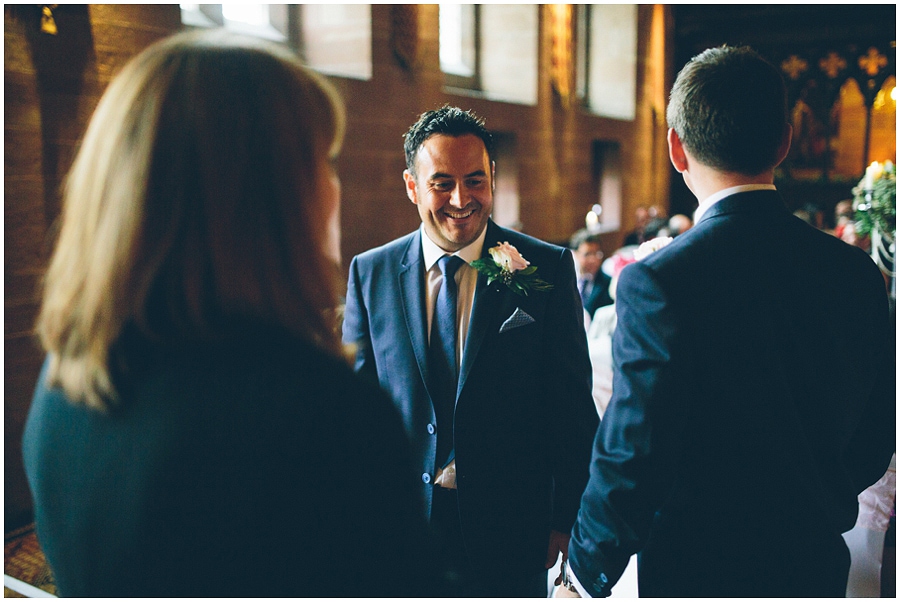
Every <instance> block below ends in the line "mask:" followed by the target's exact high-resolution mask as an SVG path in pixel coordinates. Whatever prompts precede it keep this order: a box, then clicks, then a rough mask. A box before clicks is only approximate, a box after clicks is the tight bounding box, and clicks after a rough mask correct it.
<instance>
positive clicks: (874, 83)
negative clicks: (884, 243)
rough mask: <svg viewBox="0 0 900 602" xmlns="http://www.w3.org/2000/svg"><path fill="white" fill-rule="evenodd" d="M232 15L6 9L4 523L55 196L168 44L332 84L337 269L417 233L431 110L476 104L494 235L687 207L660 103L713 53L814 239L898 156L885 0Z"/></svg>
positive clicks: (17, 482)
mask: <svg viewBox="0 0 900 602" xmlns="http://www.w3.org/2000/svg"><path fill="white" fill-rule="evenodd" d="M237 6H238V5H176V4H173V5H131V4H129V5H62V4H60V5H9V4H6V5H4V88H5V95H4V106H5V117H4V142H5V144H4V198H5V202H4V233H5V243H4V251H5V254H4V285H5V287H4V301H5V331H4V332H5V339H4V351H5V385H4V395H5V404H4V414H5V431H4V433H5V439H4V451H5V454H4V488H5V496H4V504H5V524H6V529H7V531H9V530H10V529H12V528H16V527H17V526H19V525H21V524H24V523H27V522H28V521H30V512H31V502H30V497H29V494H28V490H27V486H26V483H25V478H24V473H23V471H22V468H21V452H20V447H21V433H22V429H23V425H24V421H25V417H26V415H27V411H28V407H29V404H30V401H31V394H32V392H33V387H34V383H35V380H36V378H37V374H38V370H39V368H40V365H41V362H42V355H41V353H40V350H39V348H38V346H37V344H36V342H35V340H34V336H33V323H34V319H35V316H36V311H37V297H36V291H37V290H38V285H39V282H40V277H41V274H42V273H43V269H44V266H45V262H46V260H47V257H48V255H49V251H50V248H51V244H52V233H53V226H54V223H55V220H56V218H57V217H58V215H59V209H60V200H59V187H60V184H61V182H62V181H63V178H64V175H65V173H66V171H67V169H68V167H69V165H70V163H71V160H72V158H73V156H74V153H75V151H76V150H77V147H78V141H79V139H80V137H81V135H82V134H83V132H84V130H85V128H86V125H87V122H88V120H89V118H90V115H91V113H92V111H93V109H94V107H95V106H96V104H97V102H98V100H99V97H100V95H101V94H102V92H103V90H104V88H105V86H106V85H107V84H108V82H109V81H110V79H111V77H112V76H113V75H114V74H115V73H116V72H117V70H118V69H119V68H120V67H121V66H122V65H123V64H124V63H125V62H126V61H127V60H128V59H130V58H131V57H133V56H134V55H135V54H137V53H138V52H140V51H141V50H142V49H143V48H145V47H146V46H147V45H149V44H151V43H152V42H154V41H156V40H158V39H160V38H162V37H165V36H166V35H169V34H171V33H174V32H176V31H179V30H181V29H183V28H187V27H209V26H226V27H231V28H234V29H236V30H239V31H243V32H245V33H250V34H252V35H263V36H266V37H269V38H272V39H275V40H278V41H280V42H281V43H284V44H288V45H290V46H292V47H294V48H296V49H297V51H298V52H299V53H300V55H301V56H302V57H303V58H304V59H305V60H306V61H307V62H308V63H309V64H310V65H311V66H313V67H314V68H316V69H318V70H320V71H322V72H323V73H325V74H327V75H328V76H329V78H330V79H331V80H332V81H333V82H334V83H335V84H336V86H337V87H338V89H339V90H340V92H341V93H342V95H343V96H344V98H345V100H346V102H347V107H348V115H349V119H348V134H347V138H346V141H345V145H344V151H343V153H342V155H341V158H340V161H339V166H338V167H339V173H340V176H341V179H342V184H343V203H342V209H341V211H342V238H343V243H342V244H343V248H342V252H343V257H344V261H345V266H344V267H345V268H346V263H347V262H348V261H349V258H351V257H352V256H353V255H354V254H356V253H359V252H361V251H363V250H365V249H368V248H371V247H373V246H376V245H379V244H382V243H384V242H386V241H388V240H391V239H393V238H395V237H397V236H399V235H401V234H404V233H406V232H408V231H411V230H412V229H414V228H415V227H417V225H418V216H417V214H416V212H415V210H414V208H413V207H411V206H410V205H409V203H408V201H407V200H406V197H405V194H404V192H403V188H402V179H401V173H402V171H403V168H404V157H403V152H402V135H403V133H404V132H405V131H406V129H407V128H408V127H409V125H410V124H411V123H412V122H414V121H415V119H416V117H417V116H418V115H419V114H420V113H421V112H423V111H426V110H429V109H432V108H436V107H438V106H440V105H442V104H444V103H450V104H454V105H458V106H461V107H463V108H466V109H473V110H474V111H475V112H476V113H478V114H479V115H481V116H482V117H484V118H485V120H486V123H487V125H488V127H489V128H490V129H491V130H492V131H493V132H494V133H495V135H496V137H497V141H498V156H497V163H498V165H497V190H496V195H495V213H494V219H495V220H496V221H497V222H498V223H500V224H501V225H507V226H516V227H519V228H521V229H523V230H524V231H526V232H527V233H529V234H532V235H534V236H537V237H539V238H543V239H545V240H549V241H552V242H557V243H563V244H564V243H565V241H566V240H567V239H568V237H569V236H570V235H571V233H572V232H574V231H575V230H577V229H578V228H581V227H584V226H585V220H586V215H588V214H589V213H592V214H593V215H594V216H595V220H596V227H597V228H598V229H599V230H600V231H601V232H602V233H603V250H604V252H606V253H607V254H610V253H612V252H613V251H614V250H615V249H616V248H618V247H619V246H620V245H621V242H622V239H623V237H624V236H625V234H626V233H627V232H629V231H630V230H631V229H632V228H633V227H634V225H635V224H634V209H635V207H636V206H637V205H647V206H655V207H657V208H658V210H659V211H660V213H662V214H668V215H673V214H676V213H685V214H688V215H690V214H691V213H692V211H693V209H694V208H695V207H696V199H694V198H693V197H692V196H691V195H690V192H689V191H687V189H686V188H685V187H684V184H683V182H682V181H681V179H680V177H678V174H676V173H675V172H674V171H673V170H672V168H671V166H670V165H669V161H668V156H667V152H666V142H665V137H666V125H665V106H666V99H667V94H668V90H669V88H670V86H671V83H672V81H673V80H674V77H675V74H676V73H677V71H678V69H679V68H680V67H681V66H682V65H683V64H684V63H685V62H686V61H687V60H688V59H689V58H690V57H691V56H693V55H694V54H696V53H697V52H700V51H702V50H703V49H705V48H708V47H710V46H714V45H719V44H723V43H729V44H749V45H751V46H753V47H754V48H756V49H757V50H758V51H759V52H761V53H762V54H763V56H765V57H766V58H767V59H769V60H770V61H771V62H772V63H773V64H775V65H776V66H778V67H779V68H780V69H781V70H782V72H783V73H784V75H785V79H786V81H787V82H788V86H789V93H790V104H791V111H792V119H793V125H794V131H795V138H794V144H793V147H792V150H791V153H790V156H789V157H788V159H787V161H786V162H785V163H784V165H783V166H782V168H781V169H779V172H778V175H777V177H778V180H777V182H776V183H777V185H778V187H779V189H780V190H781V191H782V193H783V195H784V197H785V200H786V201H787V202H788V204H789V205H790V206H791V208H792V209H801V208H803V209H807V210H810V211H812V213H813V214H814V215H816V216H817V218H818V220H819V222H820V226H821V227H823V228H828V227H829V226H830V225H833V222H831V220H832V219H833V212H834V206H835V204H836V203H837V202H839V201H840V200H843V199H849V198H850V197H851V189H852V188H853V187H854V186H855V185H856V184H857V183H858V182H859V180H860V178H861V177H862V175H863V174H864V172H865V169H866V166H867V165H869V164H870V163H871V162H872V161H879V162H884V161H892V162H896V88H895V85H896V42H895V40H896V6H895V4H884V5H818V4H812V5H659V4H657V5H559V4H557V5H537V4H517V5H516V4H513V5H508V4H503V5H500V4H484V5H438V4H434V5H415V4H410V5H387V4H373V5H365V4H360V5H341V4H335V5H331V4H329V5H315V4H309V5H252V6H251V5H247V7H249V10H245V11H243V12H241V11H238V12H235V11H236V8H235V7H237ZM247 7H245V8H247ZM260 7H261V8H260ZM823 327H835V326H834V325H827V324H823Z"/></svg>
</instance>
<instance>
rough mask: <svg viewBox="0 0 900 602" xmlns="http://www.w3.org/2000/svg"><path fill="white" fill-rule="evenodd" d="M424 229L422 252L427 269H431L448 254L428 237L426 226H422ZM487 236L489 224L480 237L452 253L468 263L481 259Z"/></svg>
mask: <svg viewBox="0 0 900 602" xmlns="http://www.w3.org/2000/svg"><path fill="white" fill-rule="evenodd" d="M421 229H422V254H423V256H424V257H425V271H426V272H427V271H428V270H430V269H431V267H432V266H433V265H434V264H436V263H437V261H438V259H440V258H441V257H443V256H444V255H446V254H447V252H446V251H445V250H443V249H442V248H440V247H439V246H437V245H436V244H434V241H432V240H431V239H430V238H429V237H428V233H427V232H426V231H425V226H424V225H423V226H421ZM486 236H487V226H485V227H484V229H483V230H482V231H481V234H479V235H478V238H476V239H475V240H473V241H472V242H471V243H469V244H468V245H467V246H465V247H463V248H462V249H460V250H459V251H457V252H456V253H451V254H452V255H459V257H460V258H462V260H463V261H465V262H466V263H472V262H473V261H476V260H478V259H481V250H482V249H483V248H484V239H485V237H486Z"/></svg>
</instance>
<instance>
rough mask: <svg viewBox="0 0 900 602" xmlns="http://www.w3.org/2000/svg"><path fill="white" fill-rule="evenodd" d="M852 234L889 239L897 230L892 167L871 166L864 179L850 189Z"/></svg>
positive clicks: (895, 181) (894, 172)
mask: <svg viewBox="0 0 900 602" xmlns="http://www.w3.org/2000/svg"><path fill="white" fill-rule="evenodd" d="M853 208H854V210H855V211H856V232H857V234H860V235H866V234H870V233H871V232H872V231H877V232H880V233H881V234H882V235H886V236H888V237H890V238H891V239H893V237H894V232H895V230H896V229H897V169H896V167H895V166H894V164H893V163H891V162H890V161H886V162H885V163H884V165H882V164H880V163H877V162H874V163H872V164H871V165H869V167H868V168H866V175H865V177H864V178H863V179H862V180H860V182H859V185H858V186H857V187H856V188H854V189H853Z"/></svg>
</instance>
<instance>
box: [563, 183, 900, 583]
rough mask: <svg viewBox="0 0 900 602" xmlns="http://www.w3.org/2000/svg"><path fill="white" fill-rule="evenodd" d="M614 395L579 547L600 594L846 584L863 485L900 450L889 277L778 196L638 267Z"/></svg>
mask: <svg viewBox="0 0 900 602" xmlns="http://www.w3.org/2000/svg"><path fill="white" fill-rule="evenodd" d="M616 292H617V294H616V310H617V315H618V326H617V328H616V332H615V335H614V340H613V354H614V362H615V371H614V380H613V396H612V399H611V401H610V404H609V407H608V408H607V410H606V413H605V414H604V417H603V421H602V424H601V425H600V429H599V430H598V433H597V438H596V441H595V443H594V455H593V459H592V463H591V478H590V482H589V484H588V488H587V490H586V491H585V495H584V498H583V500H582V506H581V510H580V513H579V517H578V521H577V523H576V525H575V528H574V531H573V536H572V542H571V544H570V548H569V559H570V565H571V567H572V568H573V570H574V572H575V574H576V576H577V577H578V579H579V581H580V582H581V584H582V585H583V586H585V587H586V588H587V589H589V590H590V592H591V593H592V594H593V595H596V596H603V595H608V593H609V590H610V588H611V587H612V585H613V584H614V583H615V581H616V580H617V579H618V578H619V576H620V575H621V573H622V571H623V569H624V568H625V566H626V564H627V562H628V559H629V556H630V555H632V554H634V553H637V552H640V555H639V562H638V582H639V589H640V594H641V596H651V597H655V596H680V597H696V596H706V597H708V596H715V597H719V596H721V597H734V596H742V597H745V596H778V597H780V596H786V597H791V596H812V597H818V596H824V595H828V596H833V595H843V589H842V588H843V586H842V585H841V580H842V579H843V581H844V582H846V577H847V569H848V568H849V555H848V554H847V550H846V546H845V545H844V543H843V540H842V538H841V533H842V532H844V531H847V530H849V529H850V528H852V527H853V526H854V522H855V519H856V513H857V494H858V493H859V492H860V491H862V490H863V489H864V488H865V487H867V486H868V485H870V484H871V483H873V482H875V481H876V480H877V479H878V478H879V477H881V476H882V475H883V474H884V472H885V469H886V468H887V466H888V462H889V460H890V458H891V454H892V452H893V451H894V447H895V439H894V438H895V432H894V431H895V422H894V421H895V409H894V404H895V391H894V382H895V364H894V361H895V360H894V353H893V340H892V332H893V330H892V326H891V323H890V318H889V310H888V298H887V294H886V290H885V283H884V280H883V279H882V277H881V274H880V273H879V271H878V269H877V268H876V267H875V265H874V263H873V262H872V260H871V259H870V258H869V257H867V256H866V255H865V253H863V252H862V251H861V250H859V249H857V248H854V247H851V246H850V245H847V244H845V243H843V242H842V241H840V240H838V239H836V238H834V237H832V236H830V235H828V234H825V233H823V232H820V231H818V230H816V229H814V228H812V227H810V226H808V225H807V224H805V223H804V222H802V221H801V220H799V219H797V218H795V217H793V216H792V215H791V214H790V213H789V212H788V211H787V209H786V207H785V205H784V203H783V201H782V200H781V198H780V196H779V195H778V194H777V193H776V192H771V191H757V192H745V193H740V194H735V195H732V196H730V197H728V198H725V199H723V200H722V201H720V202H719V203H718V204H716V205H714V206H713V207H712V208H711V209H710V210H709V211H708V212H707V213H706V214H705V215H704V216H703V217H702V219H701V220H700V222H699V223H698V224H697V225H696V226H695V227H694V228H692V229H691V230H689V231H688V232H686V233H685V234H682V235H681V236H679V237H677V238H676V239H675V240H674V241H673V242H672V243H671V244H670V245H669V246H667V247H665V248H663V249H662V250H660V251H657V252H656V253H654V254H652V255H651V256H650V257H648V258H647V259H646V260H644V261H641V262H638V263H636V264H633V265H632V266H628V267H626V268H625V269H624V270H623V272H622V274H621V275H620V278H619V283H618V288H617V290H616Z"/></svg>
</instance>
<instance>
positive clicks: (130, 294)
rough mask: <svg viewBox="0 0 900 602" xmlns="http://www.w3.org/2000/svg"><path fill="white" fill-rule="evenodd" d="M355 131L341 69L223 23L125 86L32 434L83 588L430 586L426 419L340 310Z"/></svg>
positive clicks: (142, 60)
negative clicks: (362, 354)
mask: <svg viewBox="0 0 900 602" xmlns="http://www.w3.org/2000/svg"><path fill="white" fill-rule="evenodd" d="M343 130H344V109H343V105H342V102H341V100H340V99H339V97H338V95H337V93H336V92H335V90H334V89H333V88H332V86H331V85H330V84H328V83H327V82H326V81H325V80H324V79H323V78H322V77H320V76H317V75H316V74H315V73H313V72H312V71H311V70H309V69H307V68H305V67H304V66H302V65H301V64H300V63H299V62H298V61H297V59H296V58H295V56H294V55H293V54H291V53H290V52H289V51H288V50H286V49H281V48H279V47H275V46H270V45H268V44H267V43H264V42H262V41H257V40H250V39H242V38H236V37H232V36H230V35H228V34H226V33H224V32H222V31H221V30H220V31H214V32H206V33H200V34H196V33H194V34H180V35H177V36H174V37H171V38H168V39H166V40H163V41H161V42H159V43H157V44H155V45H153V46H151V47H150V48H148V49H147V50H145V51H144V52H142V53H141V54H140V55H138V56H137V57H136V58H134V59H133V60H132V61H131V62H130V63H129V64H128V65H127V66H126V67H125V68H124V69H123V70H122V72H121V74H120V75H118V76H117V77H116V78H115V79H114V81H113V82H112V83H111V84H110V86H109V88H108V89H107V91H106V93H105V94H104V95H103V98H102V99H101V101H100V104H99V106H98V107H97V110H96V112H95V114H94V116H93V118H92V120H91V122H90V125H89V127H88V130H87V133H86V135H85V138H84V141H83V144H82V146H81V150H80V152H79V153H78V156H77V158H76V159H75V162H74V165H73V167H72V170H71V172H70V173H69V176H68V180H67V183H66V189H65V195H64V206H63V214H62V226H61V231H60V233H59V239H58V242H57V244H56V248H55V251H54V253H53V256H52V259H51V262H50V266H49V269H48V271H47V274H46V279H45V282H44V287H43V301H42V306H41V311H40V317H39V319H38V323H37V330H38V332H39V335H40V340H41V342H42V344H43V346H44V348H45V349H46V350H47V354H48V355H47V360H46V363H45V365H44V368H43V370H42V372H41V375H40V380H39V382H38V385H37V390H36V392H35V395H34V400H33V403H32V407H31V412H30V416H29V419H28V423H27V427H26V432H25V436H24V457H25V465H26V472H27V475H28V480H29V484H30V487H31V491H32V494H33V498H34V509H35V521H36V523H37V532H38V536H39V540H40V543H41V546H42V548H43V550H44V552H45V554H46V557H47V559H48V561H49V564H50V567H51V568H52V571H53V574H54V576H55V578H56V581H57V584H58V588H59V593H60V594H61V595H63V596H78V597H85V596H88V597H106V596H122V597H126V596H128V597H157V596H166V597H168V596H191V597H195V596H204V597H219V596H238V597H250V596H253V597H257V596H263V597H275V596H291V597H294V596H298V597H299V596H304V597H307V596H311V597H318V596H338V597H345V596H352V597H358V596H388V595H391V596H394V595H397V596H403V595H420V594H422V593H423V591H424V590H423V588H422V587H421V584H420V583H419V582H418V580H420V579H425V578H426V577H427V576H428V575H429V571H428V569H427V567H426V566H425V564H424V563H425V562H426V558H427V554H426V553H425V547H424V546H425V545H426V542H425V540H424V529H425V526H424V516H423V510H422V508H421V504H420V503H419V500H418V497H417V491H416V490H415V488H414V485H413V478H412V477H413V475H412V472H411V467H412V465H411V460H410V457H409V455H408V452H409V450H408V443H407V441H406V439H405V436H404V433H403V427H402V424H401V422H400V418H399V416H398V414H397V412H396V410H395V409H394V408H393V407H392V404H391V402H390V400H389V399H387V398H386V396H385V395H384V394H383V393H381V392H380V391H379V390H378V389H377V388H375V387H374V386H373V385H370V384H367V383H364V382H362V381H360V380H359V379H358V378H357V377H356V376H355V375H354V374H353V372H352V370H351V369H350V367H349V365H348V363H347V360H346V358H345V355H344V353H343V350H342V346H341V344H340V342H339V339H338V337H337V330H336V324H335V322H334V307H335V306H336V303H337V301H336V294H335V290H336V285H337V281H336V279H335V276H336V272H337V266H336V261H337V259H338V249H339V240H338V236H339V234H338V232H339V231H338V205H339V183H338V180H337V177H336V174H335V173H334V171H333V168H332V162H333V161H334V159H335V156H336V154H337V152H338V149H339V146H340V143H341V140H342V135H343Z"/></svg>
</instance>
